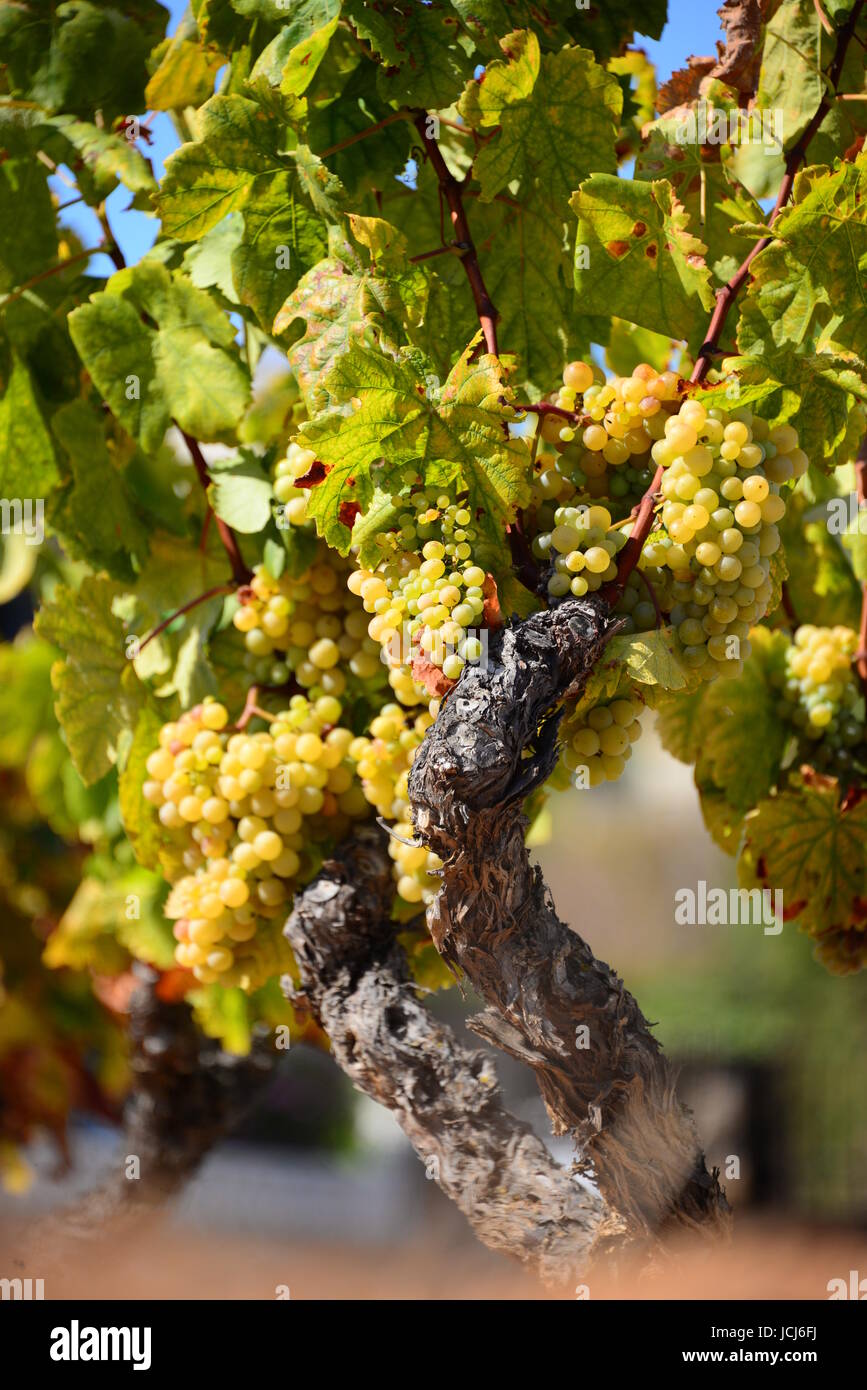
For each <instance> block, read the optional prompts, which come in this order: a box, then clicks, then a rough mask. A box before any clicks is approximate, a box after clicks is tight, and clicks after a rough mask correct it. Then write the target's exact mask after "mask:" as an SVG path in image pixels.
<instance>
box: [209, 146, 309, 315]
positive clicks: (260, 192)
mask: <svg viewBox="0 0 867 1390" xmlns="http://www.w3.org/2000/svg"><path fill="white" fill-rule="evenodd" d="M297 182H298V180H297V179H295V178H293V176H292V175H291V174H287V173H280V174H276V175H275V176H274V177H273V178H271V179H269V180H268V181H267V182H263V183H261V184H258V185H257V187H256V189H255V191H254V192H253V193H251V195H250V197H249V199H248V200H247V202H246V204H245V207H244V235H243V237H242V238H241V241H240V242H239V244H238V245H237V246H236V247H235V249H234V250H233V251H232V274H233V277H234V283H235V290H236V293H237V296H238V299H239V300H240V302H241V303H242V304H246V305H248V306H249V307H250V308H251V309H252V310H253V312H254V314H255V315H256V318H257V319H258V321H259V323H260V324H261V326H262V328H263V329H264V330H265V331H266V332H267V333H270V332H271V326H272V324H273V322H274V317H275V315H276V314H277V312H278V310H279V308H280V306H281V304H283V302H284V300H285V299H286V295H287V292H288V291H289V290H291V289H292V288H294V286H295V285H296V284H297V282H298V280H299V278H300V277H301V276H302V275H304V274H306V273H308V272H309V270H310V268H311V267H313V266H315V265H316V263H317V262H318V261H319V259H320V257H321V256H322V254H323V253H324V251H325V248H326V244H327V243H326V236H325V229H324V227H323V224H322V221H321V219H320V218H319V217H318V216H317V214H316V213H315V212H314V211H313V210H312V209H311V208H310V207H308V205H307V203H306V202H304V201H303V200H302V199H299V197H298V193H297V187H296V185H297Z"/></svg>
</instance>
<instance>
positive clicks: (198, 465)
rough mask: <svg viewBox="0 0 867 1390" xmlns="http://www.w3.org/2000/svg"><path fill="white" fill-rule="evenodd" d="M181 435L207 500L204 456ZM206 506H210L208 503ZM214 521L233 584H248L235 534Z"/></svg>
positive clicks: (194, 442) (208, 480)
mask: <svg viewBox="0 0 867 1390" xmlns="http://www.w3.org/2000/svg"><path fill="white" fill-rule="evenodd" d="M175 425H176V426H177V428H178V429H179V430H181V427H180V425H178V422H177V420H176V421H175ZM181 434H182V435H183V436H184V443H185V444H186V446H187V448H188V449H189V451H190V458H191V459H192V460H193V466H194V467H195V470H196V473H197V475H198V479H199V482H200V483H201V484H202V487H203V488H204V491H205V498H206V499H207V494H208V488H209V486H210V483H211V475H210V473H209V472H208V464H207V460H206V459H205V456H204V454H203V453H202V450H201V448H200V446H199V442H198V440H197V439H193V437H192V435H190V434H187V432H186V430H181ZM208 505H209V506H210V503H209V504H208ZM212 510H213V509H212ZM214 520H215V521H216V523H217V530H218V531H219V533H220V540H221V541H222V542H223V549H224V550H225V552H226V554H227V555H228V557H229V563H230V565H231V566H232V575H233V577H234V579H235V583H236V584H248V583H249V581H250V578H251V571H250V570H249V569H248V568H247V566H246V565H245V563H244V558H243V556H242V555H241V550H240V547H239V545H238V538H237V536H236V535H235V532H234V531H233V530H232V528H231V526H227V525H226V523H225V521H222V520H221V519H220V517H218V516H217V515H216V514H215V515H214Z"/></svg>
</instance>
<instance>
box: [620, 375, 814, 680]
mask: <svg viewBox="0 0 867 1390" xmlns="http://www.w3.org/2000/svg"><path fill="white" fill-rule="evenodd" d="M651 452H652V456H653V458H654V460H655V462H656V463H658V464H661V465H662V467H663V468H664V470H665V473H664V477H663V481H662V497H663V505H662V512H661V517H660V520H661V522H662V529H661V530H659V531H655V532H653V533H652V534H651V536H650V539H649V541H648V543H647V544H646V545H645V547H644V549H643V551H642V554H641V558H640V560H639V565H640V566H641V568H642V569H645V571H647V570H653V569H662V568H663V567H665V568H668V569H669V570H670V571H671V575H672V580H673V583H672V585H671V597H672V599H673V607H672V609H671V612H670V614H669V621H670V622H671V624H672V626H673V627H674V628H675V630H676V632H677V636H678V639H679V641H680V643H681V644H682V647H683V657H684V661H685V662H686V663H687V665H690V666H693V667H695V668H696V669H698V670H699V671H700V672H701V675H702V677H703V678H705V679H712V678H713V677H714V676H716V675H718V674H721V673H722V674H726V675H735V674H737V672H738V671H739V670H740V661H741V660H742V658H743V657H745V656H747V655H748V654H749V650H750V646H749V640H748V633H749V629H750V627H752V626H753V625H754V624H755V623H757V622H758V621H759V619H760V618H762V617H763V616H764V614H765V613H766V611H767V606H768V602H769V600H770V597H771V593H772V584H771V580H770V578H769V574H770V557H771V556H772V555H773V554H774V553H775V552H776V551H777V550H778V549H779V546H780V533H779V531H778V529H777V525H776V523H777V522H778V521H780V520H781V519H782V517H783V515H784V514H785V510H786V504H785V501H784V500H783V498H782V497H781V496H780V491H779V489H780V484H781V483H783V482H785V481H787V480H788V479H790V478H793V477H799V476H800V475H801V474H802V473H803V472H804V471H805V470H806V467H807V459H806V455H805V454H804V453H803V451H802V450H801V449H799V448H798V436H797V434H796V433H795V431H794V429H792V427H791V426H790V425H781V426H780V427H779V428H777V429H775V430H770V429H769V428H768V425H767V424H766V422H765V421H764V420H761V419H758V418H756V417H753V415H752V413H751V412H750V411H749V410H747V409H741V410H736V411H734V412H732V413H728V412H726V411H725V410H722V409H718V408H713V409H711V410H707V409H706V408H705V406H704V405H702V404H701V402H699V401H693V400H685V401H684V402H683V403H682V405H681V406H680V409H679V410H678V412H677V414H671V415H669V416H668V417H667V418H666V421H665V426H664V433H663V437H662V438H661V439H659V440H658V441H657V442H656V443H655V444H654V446H653V449H652V451H651Z"/></svg>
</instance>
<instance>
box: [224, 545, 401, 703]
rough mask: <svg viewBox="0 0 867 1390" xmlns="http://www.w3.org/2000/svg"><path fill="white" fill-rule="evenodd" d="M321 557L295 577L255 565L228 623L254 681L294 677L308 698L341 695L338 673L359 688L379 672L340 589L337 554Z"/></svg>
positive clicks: (356, 608) (375, 652) (363, 628)
mask: <svg viewBox="0 0 867 1390" xmlns="http://www.w3.org/2000/svg"><path fill="white" fill-rule="evenodd" d="M320 555H321V556H322V558H320V559H318V560H317V562H316V563H315V564H313V565H311V567H310V569H309V570H307V571H306V572H305V573H304V574H303V575H302V576H301V577H300V578H299V579H293V578H292V577H291V576H290V575H285V574H284V575H281V576H280V578H279V579H275V578H274V577H273V576H272V575H271V574H269V572H268V570H267V569H266V568H265V566H264V565H258V566H257V567H256V570H255V571H254V573H253V578H252V580H251V581H250V584H249V585H248V586H247V587H246V588H245V589H242V590H241V591H240V597H241V604H240V606H239V607H238V608H237V609H236V611H235V614H234V618H233V622H234V625H235V627H236V628H237V629H238V631H239V632H242V633H243V634H244V644H245V646H246V648H247V652H248V655H249V657H250V662H251V669H252V670H253V673H254V675H255V677H256V678H257V679H258V680H260V681H263V682H264V683H267V684H270V685H282V684H284V683H285V682H286V681H287V680H288V679H289V677H290V675H291V676H294V678H295V680H296V681H297V682H298V684H299V685H301V686H303V687H304V689H305V690H308V691H309V692H310V694H311V696H312V697H313V698H314V699H316V698H318V697H319V696H321V695H334V696H338V697H339V696H341V695H343V694H344V692H345V691H346V675H345V674H344V670H343V669H342V668H343V667H346V668H347V669H348V670H349V671H350V672H351V673H352V675H353V676H355V677H357V679H358V680H360V681H365V682H367V681H372V680H374V679H375V678H376V677H378V676H379V675H380V673H381V670H382V663H381V660H380V651H379V646H378V644H377V643H376V642H374V641H373V640H372V639H371V638H370V637H368V635H367V622H368V620H367V618H366V617H365V614H364V609H363V608H362V605H361V604H360V603H359V602H358V600H357V599H356V598H355V597H354V596H353V595H352V594H351V593H350V592H349V591H348V590H347V587H346V582H345V577H346V575H347V574H348V572H349V570H348V566H347V567H345V568H344V567H342V566H341V565H340V562H339V557H337V556H335V555H331V554H330V555H329V558H328V559H326V558H325V555H324V552H320ZM275 656H276V660H275Z"/></svg>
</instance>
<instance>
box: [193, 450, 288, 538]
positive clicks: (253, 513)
mask: <svg viewBox="0 0 867 1390" xmlns="http://www.w3.org/2000/svg"><path fill="white" fill-rule="evenodd" d="M210 471H211V487H210V489H209V496H210V499H211V505H212V506H213V508H214V511H215V512H216V514H217V516H218V517H220V519H221V520H222V521H225V522H226V523H227V524H228V525H229V526H231V527H232V529H233V530H235V531H240V532H241V533H242V534H244V535H254V534H255V533H256V532H258V531H263V530H264V529H265V527H266V526H267V525H268V522H269V521H270V520H271V497H272V491H271V479H270V478H269V477H268V476H267V475H266V474H265V473H264V472H263V471H262V466H261V464H260V463H258V461H257V460H256V459H255V458H254V457H253V456H252V455H245V456H244V457H243V458H242V459H241V461H240V462H233V461H232V460H231V459H220V460H219V462H218V463H217V464H214V465H213V466H212V467H211V470H210Z"/></svg>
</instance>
